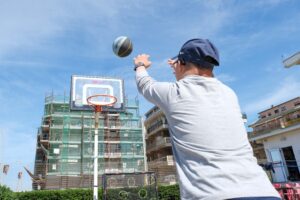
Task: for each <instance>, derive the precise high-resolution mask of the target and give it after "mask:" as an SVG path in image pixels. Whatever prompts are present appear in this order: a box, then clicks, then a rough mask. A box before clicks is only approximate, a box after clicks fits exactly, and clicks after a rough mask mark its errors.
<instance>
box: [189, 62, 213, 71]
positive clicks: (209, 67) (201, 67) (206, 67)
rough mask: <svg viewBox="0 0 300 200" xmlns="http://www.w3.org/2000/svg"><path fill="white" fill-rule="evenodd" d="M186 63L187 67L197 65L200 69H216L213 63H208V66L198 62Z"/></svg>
mask: <svg viewBox="0 0 300 200" xmlns="http://www.w3.org/2000/svg"><path fill="white" fill-rule="evenodd" d="M186 65H187V67H190V66H191V65H194V66H195V67H197V68H199V69H209V70H211V71H213V69H214V65H213V64H211V65H207V66H201V65H199V64H198V63H193V62H187V63H186Z"/></svg>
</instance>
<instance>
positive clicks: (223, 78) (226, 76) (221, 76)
mask: <svg viewBox="0 0 300 200" xmlns="http://www.w3.org/2000/svg"><path fill="white" fill-rule="evenodd" d="M216 77H217V78H218V79H219V80H221V81H223V82H225V83H230V82H234V81H236V77H234V76H232V75H230V74H225V73H223V74H219V75H217V76H216Z"/></svg>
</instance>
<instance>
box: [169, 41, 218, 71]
mask: <svg viewBox="0 0 300 200" xmlns="http://www.w3.org/2000/svg"><path fill="white" fill-rule="evenodd" d="M172 60H180V61H181V62H184V63H186V62H190V63H195V64H198V65H200V66H203V67H213V66H219V52H218V49H217V48H216V47H215V45H213V44H212V43H211V42H210V41H209V40H208V39H199V38H196V39H191V40H189V41H187V42H186V43H184V44H183V45H182V47H181V49H180V51H179V53H178V55H177V56H175V57H174V58H172Z"/></svg>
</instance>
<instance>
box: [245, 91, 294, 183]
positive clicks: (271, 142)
mask: <svg viewBox="0 0 300 200" xmlns="http://www.w3.org/2000/svg"><path fill="white" fill-rule="evenodd" d="M250 127H251V128H252V129H253V132H251V133H250V134H249V140H250V142H251V144H252V147H253V150H254V154H255V156H256V157H257V159H258V162H259V164H268V165H269V169H271V170H270V171H269V174H270V178H271V179H272V181H273V182H287V181H300V173H299V171H300V97H297V98H294V99H291V100H289V101H286V102H284V103H281V104H278V105H275V106H271V108H269V109H267V110H264V111H262V112H260V113H259V119H258V120H257V121H256V122H255V123H253V124H251V125H250Z"/></svg>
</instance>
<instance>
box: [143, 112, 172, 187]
mask: <svg viewBox="0 0 300 200" xmlns="http://www.w3.org/2000/svg"><path fill="white" fill-rule="evenodd" d="M145 116H146V120H145V122H144V125H145V128H146V136H145V138H146V155H147V163H148V170H149V171H154V172H156V175H157V182H158V183H159V184H163V185H170V184H175V183H176V182H177V175H176V168H175V162H174V160H173V152H172V145H171V140H170V135H169V130H168V122H167V119H166V117H165V115H164V113H163V112H162V111H161V110H160V108H159V107H157V106H154V107H153V108H151V109H150V110H149V111H148V112H147V113H146V114H145Z"/></svg>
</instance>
